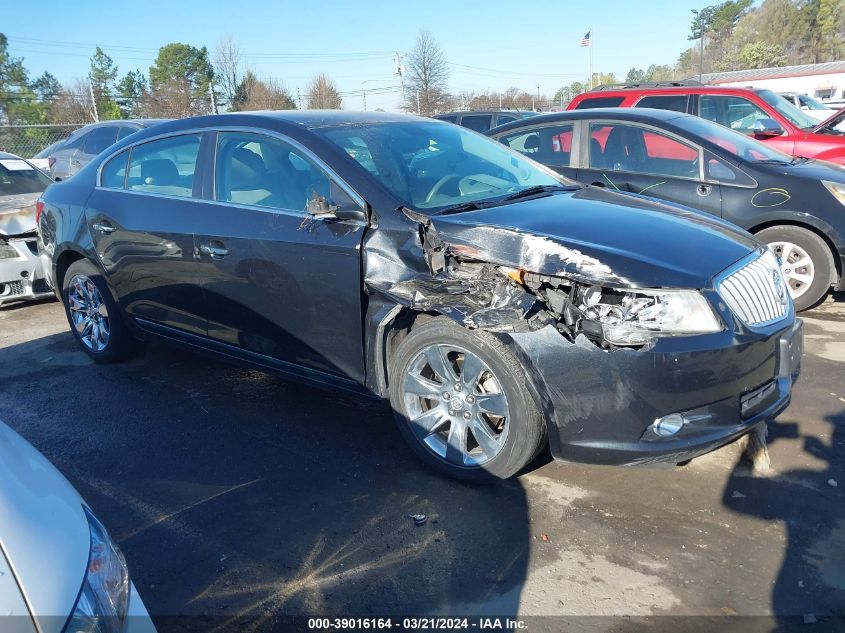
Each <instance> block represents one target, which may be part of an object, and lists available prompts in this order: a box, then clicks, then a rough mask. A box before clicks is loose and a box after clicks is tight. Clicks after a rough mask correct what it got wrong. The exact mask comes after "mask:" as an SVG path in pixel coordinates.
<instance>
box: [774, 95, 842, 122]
mask: <svg viewBox="0 0 845 633" xmlns="http://www.w3.org/2000/svg"><path fill="white" fill-rule="evenodd" d="M780 96H781V97H783V98H784V99H786V100H787V101H789V103H791V104H792V105H794V106H795V107H796V108H798V109H799V110H801V111H802V112H806V113H807V115H808V116H811V117H813V118H814V119H816V121H819V122H821V121H826V120H827V119H829V118H830V117H832V116H833V114H834V113H835V112H836V110H835V109H833V108H830V107H828V106H827V105H825V104H824V103H822V102H821V101H819V100H817V99H813V97H811V96H809V95H802V94H799V93H797V92H781V93H780Z"/></svg>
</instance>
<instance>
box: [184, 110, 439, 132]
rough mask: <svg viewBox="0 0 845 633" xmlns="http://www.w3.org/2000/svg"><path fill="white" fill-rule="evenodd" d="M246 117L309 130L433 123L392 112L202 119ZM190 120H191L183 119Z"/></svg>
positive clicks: (265, 113)
mask: <svg viewBox="0 0 845 633" xmlns="http://www.w3.org/2000/svg"><path fill="white" fill-rule="evenodd" d="M236 116H239V117H240V116H244V117H252V118H261V119H270V120H273V121H281V122H285V123H291V124H294V125H298V126H301V127H305V128H308V129H312V128H319V127H333V126H342V125H360V124H373V123H400V122H403V121H405V122H407V121H431V119H429V118H427V117H419V116H416V115H413V114H396V113H392V112H357V111H350V110H251V111H249V112H226V113H225V114H218V115H210V116H208V117H202V118H203V119H204V120H207V121H209V123H208V124H209V126H213V125H214V123H213V122H212V121H213V120H214V119H218V118H219V121H220V124H222V125H226V124H227V118H229V117H236ZM182 120H183V121H184V120H189V121H190V119H182Z"/></svg>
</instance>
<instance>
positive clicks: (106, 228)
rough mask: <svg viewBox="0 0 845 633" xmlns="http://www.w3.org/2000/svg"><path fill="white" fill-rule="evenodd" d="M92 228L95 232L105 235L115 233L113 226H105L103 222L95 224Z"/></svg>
mask: <svg viewBox="0 0 845 633" xmlns="http://www.w3.org/2000/svg"><path fill="white" fill-rule="evenodd" d="M91 228H92V229H94V230H95V231H99V232H100V233H102V234H103V235H108V234H109V233H114V227H113V226H112V225H111V224H103V223H102V222H95V223H94V224H92V225H91Z"/></svg>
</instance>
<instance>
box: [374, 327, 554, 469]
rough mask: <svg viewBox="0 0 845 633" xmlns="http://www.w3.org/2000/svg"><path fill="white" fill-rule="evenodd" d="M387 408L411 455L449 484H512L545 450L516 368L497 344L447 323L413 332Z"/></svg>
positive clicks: (394, 368)
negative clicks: (492, 481) (442, 475)
mask: <svg viewBox="0 0 845 633" xmlns="http://www.w3.org/2000/svg"><path fill="white" fill-rule="evenodd" d="M390 401H391V404H392V405H393V411H394V414H395V417H396V422H397V424H398V425H399V430H400V431H401V433H402V435H403V436H404V438H405V439H406V440H407V441H408V443H409V444H410V445H411V448H412V449H413V450H414V452H415V453H416V454H417V455H418V456H419V457H420V458H421V459H422V460H423V461H425V462H426V463H427V464H429V465H430V466H432V467H433V468H435V469H436V470H438V471H440V472H442V473H445V474H447V475H449V476H451V477H456V478H459V479H464V480H469V481H484V480H489V479H493V478H507V477H510V476H512V475H514V474H516V473H518V472H519V471H520V470H521V469H522V468H524V467H525V466H526V465H527V464H528V463H529V462H530V461H531V460H532V459H533V458H534V457H535V456H536V455H537V453H538V452H539V451H540V449H542V447H543V446H544V445H545V441H546V432H545V425H544V422H543V419H542V416H541V415H540V412H539V410H538V409H537V405H536V404H535V402H534V399H533V398H532V396H531V394H530V393H529V392H528V390H527V389H526V387H525V369H524V368H523V366H522V365H521V363H520V362H519V361H518V360H517V359H516V358H515V357H514V356H513V354H512V353H511V352H510V350H508V348H507V347H506V346H505V345H504V344H502V343H501V341H499V340H498V339H497V338H495V337H494V336H492V335H490V334H489V333H487V332H479V331H469V330H467V329H465V328H463V327H461V326H459V325H457V324H455V323H454V322H452V321H450V320H448V319H443V318H439V319H433V320H431V321H428V322H426V323H424V324H423V325H420V326H418V327H416V328H414V329H413V330H412V331H411V333H410V334H409V335H408V336H407V337H406V338H405V339H404V340H403V341H402V342H401V343H400V344H399V347H398V349H397V350H396V354H395V356H394V358H393V362H392V364H391V372H390Z"/></svg>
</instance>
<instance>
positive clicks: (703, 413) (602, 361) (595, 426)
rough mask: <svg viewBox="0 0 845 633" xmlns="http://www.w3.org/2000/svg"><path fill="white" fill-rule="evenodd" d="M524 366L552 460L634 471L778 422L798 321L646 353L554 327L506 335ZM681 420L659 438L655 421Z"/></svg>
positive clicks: (793, 362) (787, 392)
mask: <svg viewBox="0 0 845 633" xmlns="http://www.w3.org/2000/svg"><path fill="white" fill-rule="evenodd" d="M509 337H510V340H511V344H512V349H514V351H515V352H516V353H517V355H518V356H519V357H520V358H521V360H522V361H523V363H524V364H525V366H526V367H527V368H528V372H527V373H528V376H529V386H530V388H531V389H532V390H533V391H534V395H535V398H536V399H537V400H538V402H540V403H541V407H542V410H543V413H544V414H545V417H546V420H547V430H548V435H549V445H550V447H551V451H552V454H553V455H554V457H555V458H557V459H561V460H565V461H574V462H585V463H594V464H617V465H623V464H624V465H635V464H647V463H661V462H662V463H673V464H677V463H680V462H684V461H687V460H688V459H691V458H693V457H696V456H697V455H701V454H703V453H706V452H709V451H711V450H714V449H716V448H718V447H720V446H722V445H724V444H727V443H728V442H730V441H732V440H734V439H736V438H738V437H740V436H742V435H744V434H746V433H748V432H749V431H750V430H751V429H753V428H754V427H755V426H757V425H758V424H760V423H762V422H764V421H766V420H769V419H772V418H774V417H775V416H777V415H778V414H780V413H781V412H782V411H783V410H784V409H785V408H786V407H787V406H788V405H789V401H790V398H791V392H792V384H793V382H794V381H795V379H796V378H797V376H798V373H799V371H800V358H801V352H802V348H803V322H802V321H801V320H800V319H795V320H794V321H793V320H792V319H791V318H790V319H788V320H785V321H784V322H782V323H781V324H778V325H777V326H775V327H773V328H770V330H768V331H766V332H764V333H759V332H758V333H741V334H735V333H729V332H721V333H719V334H714V335H707V336H698V337H691V338H687V339H676V340H672V339H662V340H661V341H660V342H658V343H657V345H655V347H654V348H653V349H651V350H644V351H637V350H630V349H620V350H615V351H609V352H608V351H603V350H601V349H599V348H598V347H597V346H595V345H594V344H593V343H591V342H589V341H588V340H586V339H585V338H583V337H581V338H579V339H578V340H577V341H576V342H575V343H574V344H573V343H570V342H568V341H567V340H566V339H564V338H563V337H562V336H561V335H560V334H559V333H558V332H557V331H556V330H555V329H554V328H553V327H551V326H549V327H546V328H543V329H542V330H539V331H536V332H531V333H525V334H511V335H509ZM672 413H681V414H683V415H684V416H685V419H686V420H687V422H686V423H685V424H684V425H683V427H682V428H681V430H680V431H678V432H677V433H676V434H674V435H671V436H669V437H661V436H660V435H658V434H657V433H656V432H655V431H654V426H653V423H654V422H655V420H657V419H658V418H662V417H664V416H667V415H669V414H672Z"/></svg>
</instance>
